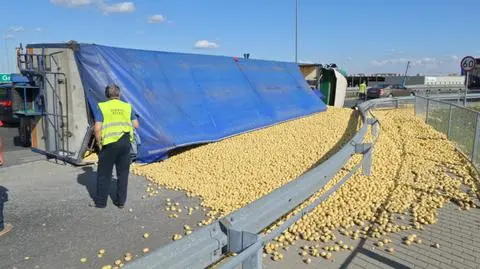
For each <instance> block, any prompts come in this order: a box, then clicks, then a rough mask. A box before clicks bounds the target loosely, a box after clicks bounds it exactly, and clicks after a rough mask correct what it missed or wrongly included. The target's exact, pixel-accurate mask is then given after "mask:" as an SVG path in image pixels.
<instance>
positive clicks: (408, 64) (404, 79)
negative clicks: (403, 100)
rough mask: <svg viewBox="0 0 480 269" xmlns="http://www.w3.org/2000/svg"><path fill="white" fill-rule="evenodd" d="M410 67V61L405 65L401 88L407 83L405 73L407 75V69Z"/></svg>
mask: <svg viewBox="0 0 480 269" xmlns="http://www.w3.org/2000/svg"><path fill="white" fill-rule="evenodd" d="M409 67H410V61H408V63H407V69H406V70H405V76H403V86H405V83H406V82H407V73H408V68H409Z"/></svg>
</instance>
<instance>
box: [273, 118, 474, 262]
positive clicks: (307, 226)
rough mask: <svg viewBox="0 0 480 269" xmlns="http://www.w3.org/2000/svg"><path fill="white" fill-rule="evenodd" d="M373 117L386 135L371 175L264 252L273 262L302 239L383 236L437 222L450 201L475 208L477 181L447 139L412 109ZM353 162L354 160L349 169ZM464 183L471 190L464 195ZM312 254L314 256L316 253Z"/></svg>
mask: <svg viewBox="0 0 480 269" xmlns="http://www.w3.org/2000/svg"><path fill="white" fill-rule="evenodd" d="M374 114H375V116H376V118H377V119H379V121H380V124H381V134H380V137H379V140H378V141H377V143H376V145H375V151H374V164H373V165H374V166H373V174H372V176H371V177H366V176H363V175H361V173H359V172H358V173H356V174H355V175H354V176H353V177H352V178H351V179H350V180H349V181H347V183H346V184H345V185H343V186H342V187H341V188H340V189H339V190H338V191H337V192H335V193H334V194H333V195H332V196H331V197H329V199H327V200H326V201H324V202H323V203H321V204H320V205H319V206H318V207H316V208H315V209H314V210H313V211H312V212H310V213H309V214H307V215H305V216H304V217H303V218H302V219H300V220H299V221H298V222H297V223H295V224H294V225H292V226H291V227H290V228H289V229H288V230H287V231H285V232H284V233H283V234H282V235H281V236H279V237H277V238H276V239H275V241H274V242H271V243H269V244H267V245H266V246H265V253H266V254H271V258H272V259H273V260H278V257H279V251H281V250H282V249H285V248H288V246H289V245H292V244H295V241H297V240H298V239H303V240H307V241H313V242H325V243H327V242H331V241H335V240H336V237H335V233H336V232H339V233H341V234H343V235H345V236H349V237H351V238H352V239H359V238H360V237H367V236H368V237H373V238H381V237H384V236H388V234H390V233H394V232H398V231H403V230H411V229H423V227H424V225H426V224H433V223H435V222H436V221H437V209H438V208H441V207H442V206H443V205H444V204H445V202H447V201H453V202H455V203H457V204H458V205H459V206H460V208H459V209H464V210H469V209H470V208H473V207H476V205H475V203H474V202H473V199H472V196H473V194H474V193H477V194H478V186H479V181H478V177H477V175H476V174H475V173H474V170H473V168H472V167H471V165H470V164H469V162H468V161H467V160H466V159H465V158H463V157H462V156H461V154H460V153H459V152H457V151H456V150H455V147H454V144H453V143H452V142H450V141H448V140H447V138H446V136H445V135H443V134H441V133H439V132H437V131H435V130H434V129H433V128H432V127H430V126H428V125H426V124H424V122H423V121H422V120H421V119H420V118H417V117H415V116H414V115H413V110H411V109H397V110H388V111H376V112H374ZM354 163H355V160H354V161H352V162H351V163H349V165H348V166H349V167H352V166H353V164H354ZM343 174H345V172H344V171H343V172H341V173H340V175H337V176H336V177H335V178H334V179H333V180H332V181H331V182H330V183H329V184H328V186H326V187H325V188H324V189H322V190H321V191H319V192H318V193H317V194H316V195H315V196H314V197H312V198H311V199H309V201H308V202H306V203H304V204H303V205H302V206H300V207H298V208H297V209H295V210H294V211H293V212H291V213H290V214H288V215H287V216H286V217H285V218H284V219H283V220H281V221H280V222H279V223H277V224H276V225H273V226H272V227H269V229H267V230H266V231H265V232H267V233H268V232H270V231H271V230H273V229H275V228H276V227H277V226H278V225H280V224H281V223H282V222H283V221H284V220H285V219H287V218H289V217H291V215H292V214H295V213H297V212H299V211H300V210H301V209H302V208H304V207H305V206H307V205H308V204H309V203H311V202H312V201H313V200H314V199H315V198H317V197H318V196H320V195H321V194H322V193H323V192H325V190H327V189H329V188H330V187H331V186H333V184H334V183H336V182H337V181H338V180H339V179H340V178H341V176H343ZM462 184H464V185H466V186H467V188H468V189H469V190H470V191H468V192H465V191H463V190H462V189H463V188H462V187H461V186H462ZM406 215H408V216H410V217H411V218H412V221H411V222H410V223H409V224H408V225H405V224H404V225H401V224H398V223H397V221H398V222H404V221H400V220H404V219H405V218H406V217H407V216H406ZM328 250H330V249H328ZM389 252H393V251H389ZM328 253H330V252H327V254H328ZM311 255H312V256H314V252H311Z"/></svg>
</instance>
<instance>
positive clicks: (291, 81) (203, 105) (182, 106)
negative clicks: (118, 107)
mask: <svg viewBox="0 0 480 269" xmlns="http://www.w3.org/2000/svg"><path fill="white" fill-rule="evenodd" d="M75 57H76V60H77V64H78V68H79V71H80V75H81V78H82V81H83V86H84V88H85V92H86V97H87V100H88V103H89V105H90V108H91V109H92V110H96V109H97V103H98V102H102V101H105V96H104V91H105V86H106V85H107V84H109V83H116V84H117V85H119V86H120V88H121V90H122V99H123V100H124V101H126V102H129V103H130V104H132V106H133V108H134V110H135V112H136V113H137V114H138V115H139V117H140V126H141V127H140V128H139V130H138V133H139V136H140V138H141V141H142V144H141V146H140V147H139V151H138V159H139V161H141V162H153V161H156V160H160V159H163V158H165V157H166V156H167V154H168V151H169V150H171V149H174V148H177V147H182V146H187V145H192V144H199V143H206V142H213V141H218V140H221V139H224V138H226V137H229V136H232V135H236V134H240V133H242V132H246V131H250V130H254V129H258V128H262V127H265V126H269V125H273V124H276V123H279V122H283V121H286V120H290V119H293V118H297V117H301V116H306V115H309V114H312V113H316V112H320V111H324V110H325V109H326V106H325V104H324V103H323V102H322V101H321V100H319V99H318V98H317V97H316V96H315V94H314V93H313V92H312V90H311V89H310V88H309V87H308V85H307V84H306V82H305V80H304V78H303V76H302V74H301V73H300V70H299V68H298V66H297V65H296V64H294V63H285V62H273V61H263V60H252V59H248V60H246V59H237V58H232V57H224V56H209V55H195V54H182V53H170V52H158V51H146V50H135V49H124V48H114V47H106V46H100V45H90V44H81V45H80V47H79V49H78V50H77V51H76V53H75ZM94 112H95V111H94Z"/></svg>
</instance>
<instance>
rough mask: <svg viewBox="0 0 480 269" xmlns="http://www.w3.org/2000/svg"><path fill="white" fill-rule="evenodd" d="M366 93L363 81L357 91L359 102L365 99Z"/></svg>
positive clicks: (365, 85)
mask: <svg viewBox="0 0 480 269" xmlns="http://www.w3.org/2000/svg"><path fill="white" fill-rule="evenodd" d="M366 93H367V84H366V83H365V81H362V83H361V84H360V86H359V89H358V96H359V98H360V99H361V100H364V99H365V97H366Z"/></svg>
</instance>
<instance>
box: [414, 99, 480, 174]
mask: <svg viewBox="0 0 480 269" xmlns="http://www.w3.org/2000/svg"><path fill="white" fill-rule="evenodd" d="M475 101H476V103H477V104H479V105H478V108H477V109H480V94H469V95H467V106H468V105H470V106H472V105H474V104H475ZM453 102H456V103H453ZM415 115H417V116H420V117H423V118H424V119H425V123H427V124H429V125H431V126H432V127H433V128H435V129H436V130H437V131H439V132H442V133H444V134H445V135H447V137H448V139H449V140H451V141H453V142H455V144H456V145H457V148H458V149H459V150H460V151H461V152H462V153H463V154H464V155H465V156H466V158H467V159H468V160H469V161H470V162H471V163H472V164H473V165H474V166H475V167H476V168H477V169H478V170H480V143H479V142H480V141H479V140H480V112H478V111H477V110H474V109H471V108H468V107H464V106H463V100H462V99H455V98H443V100H439V99H437V98H426V97H418V98H416V100H415Z"/></svg>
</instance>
